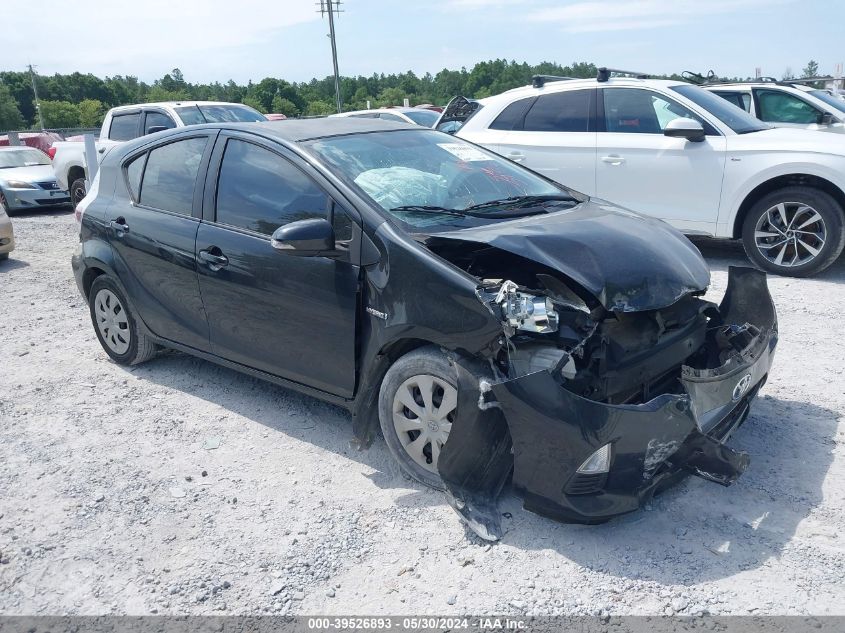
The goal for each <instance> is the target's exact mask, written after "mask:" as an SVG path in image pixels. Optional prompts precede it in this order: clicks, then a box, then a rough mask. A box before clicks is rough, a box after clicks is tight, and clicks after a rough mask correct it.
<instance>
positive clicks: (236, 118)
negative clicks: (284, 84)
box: [175, 103, 267, 125]
mask: <svg viewBox="0 0 845 633" xmlns="http://www.w3.org/2000/svg"><path fill="white" fill-rule="evenodd" d="M175 110H176V114H178V115H179V118H180V119H182V123H184V124H185V125H198V124H200V123H239V122H241V123H252V122H255V121H266V120H267V117H265V116H264V115H263V114H261V113H260V112H259V111H258V110H253V109H252V108H250V107H249V106H245V105H235V104H228V103H227V104H223V103H221V104H219V105H218V104H204V105H192V106H183V107H181V108H175Z"/></svg>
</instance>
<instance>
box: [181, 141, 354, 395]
mask: <svg viewBox="0 0 845 633" xmlns="http://www.w3.org/2000/svg"><path fill="white" fill-rule="evenodd" d="M329 190H330V187H329V186H328V183H326V182H325V181H324V180H323V179H322V177H321V176H320V175H319V174H318V173H317V172H316V171H314V170H313V168H311V167H310V166H308V165H306V164H305V162H304V161H302V160H301V159H299V158H298V157H296V156H295V155H293V154H291V153H289V152H288V151H287V150H285V149H284V148H282V147H281V146H279V145H277V144H275V143H273V142H271V141H267V140H263V139H260V138H258V137H253V136H251V135H246V134H237V133H222V134H221V136H220V139H219V140H218V143H217V146H216V147H215V150H214V157H213V159H212V168H210V169H209V174H208V177H207V179H206V188H205V199H204V210H203V217H204V221H203V223H202V225H201V226H200V229H199V233H198V235H197V244H196V252H197V260H198V262H199V284H200V290H201V292H202V300H203V305H204V306H205V312H206V314H207V315H208V321H209V325H210V329H211V344H212V349H213V352H214V354H216V355H218V356H220V357H222V358H225V359H227V360H230V361H232V362H235V363H239V364H241V365H246V366H248V367H252V368H255V369H258V370H261V371H264V372H267V373H269V374H273V375H276V376H281V377H283V378H286V379H288V380H292V381H295V382H298V383H301V384H305V385H308V386H311V387H314V388H317V389H320V390H322V391H326V392H329V393H332V394H335V395H340V396H344V397H349V396H351V395H352V394H353V392H354V387H355V340H356V339H355V334H356V317H357V300H358V273H359V266H358V263H359V261H360V258H359V257H358V256H357V255H356V253H357V252H359V251H358V249H357V244H360V228H359V226H358V223H357V221H356V219H354V218H353V216H352V214H350V213H349V212H348V208H344V206H343V205H342V204H340V203H339V201H338V200H337V196H334V197H333V196H332V195H330V194H329ZM315 217H317V218H327V219H330V220H331V221H332V224H333V226H334V229H335V238H336V241H337V245H338V252H337V253H336V254H333V255H331V256H325V257H323V256H316V257H297V256H293V255H287V254H283V253H281V252H279V251H278V250H276V249H275V248H273V247H272V246H271V244H270V237H271V235H272V234H273V232H274V231H275V230H276V229H277V228H278V227H280V226H282V225H284V224H287V223H289V222H293V221H296V220H303V219H307V218H315ZM356 240H357V241H356Z"/></svg>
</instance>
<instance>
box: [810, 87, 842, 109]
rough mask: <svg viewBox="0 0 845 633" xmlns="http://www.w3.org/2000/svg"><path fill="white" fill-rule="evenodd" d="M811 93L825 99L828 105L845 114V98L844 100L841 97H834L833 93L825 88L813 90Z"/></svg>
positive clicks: (822, 99)
mask: <svg viewBox="0 0 845 633" xmlns="http://www.w3.org/2000/svg"><path fill="white" fill-rule="evenodd" d="M810 94H811V95H813V96H814V97H815V98H816V99H820V100H821V101H824V102H825V103H826V104H827V105H829V106H830V107H831V108H833V109H834V110H836V111H837V112H841V113H843V114H845V100H842V99H840V98H839V97H834V96H833V95H832V94H830V93H829V92H827V91H825V90H811V91H810Z"/></svg>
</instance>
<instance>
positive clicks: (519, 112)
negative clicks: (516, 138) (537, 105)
mask: <svg viewBox="0 0 845 633" xmlns="http://www.w3.org/2000/svg"><path fill="white" fill-rule="evenodd" d="M532 103H534V97H528V98H527V99H520V100H519V101H514V102H513V103H512V104H510V105H509V106H508V107H507V108H505V109H504V110H502V112H501V114H499V116H497V117H496V118H495V120H494V121H493V122H492V123H491V124H490V129H491V130H521V129H522V120H523V119H524V118H525V113H526V112H528V108H530V107H531V104H532Z"/></svg>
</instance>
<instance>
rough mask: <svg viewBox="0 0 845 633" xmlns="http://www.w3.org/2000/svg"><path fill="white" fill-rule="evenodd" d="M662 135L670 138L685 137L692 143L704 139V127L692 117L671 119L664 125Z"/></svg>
mask: <svg viewBox="0 0 845 633" xmlns="http://www.w3.org/2000/svg"><path fill="white" fill-rule="evenodd" d="M663 135H664V136H670V137H672V138H685V139H687V140H688V141H692V142H693V143H700V142H701V141H703V140H704V127H703V126H702V125H701V123H699V122H698V121H696V120H694V119H685V118H680V119H673V120H672V121H669V123H668V124H667V125H666V129H665V130H663Z"/></svg>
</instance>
